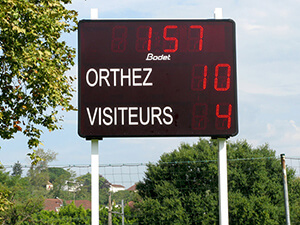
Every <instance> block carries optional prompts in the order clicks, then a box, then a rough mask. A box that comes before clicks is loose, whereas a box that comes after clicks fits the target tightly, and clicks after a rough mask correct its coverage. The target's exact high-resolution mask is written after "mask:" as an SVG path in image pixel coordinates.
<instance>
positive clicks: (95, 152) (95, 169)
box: [91, 139, 99, 225]
mask: <svg viewBox="0 0 300 225" xmlns="http://www.w3.org/2000/svg"><path fill="white" fill-rule="evenodd" d="M91 145H92V146H91V147H92V151H91V153H92V154H91V167H92V168H91V173H92V174H91V175H92V225H99V149H98V140H94V139H93V140H91Z"/></svg>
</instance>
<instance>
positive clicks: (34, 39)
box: [0, 0, 77, 148]
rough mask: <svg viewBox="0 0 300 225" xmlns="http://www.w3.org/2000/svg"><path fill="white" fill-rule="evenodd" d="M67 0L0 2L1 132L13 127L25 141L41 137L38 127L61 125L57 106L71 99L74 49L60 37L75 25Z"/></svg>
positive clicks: (4, 135)
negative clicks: (20, 133)
mask: <svg viewBox="0 0 300 225" xmlns="http://www.w3.org/2000/svg"><path fill="white" fill-rule="evenodd" d="M67 3H71V0H2V1H1V3H0V67H1V69H0V138H3V139H11V138H13V137H14V134H15V133H17V132H22V133H23V134H24V135H25V136H26V137H28V146H29V147H30V148H31V147H36V146H38V144H39V143H40V141H39V139H40V136H41V133H42V130H41V127H45V128H47V129H48V130H50V131H52V130H56V129H58V128H59V126H58V122H59V120H60V119H61V118H60V117H59V116H58V110H59V109H60V108H61V109H65V110H67V111H68V110H74V108H73V106H72V105H71V104H70V100H71V98H72V92H73V91H74V90H73V88H72V86H71V84H72V81H73V77H72V76H65V75H64V73H65V72H66V71H67V70H69V69H70V67H71V66H72V65H74V61H73V60H74V57H75V50H74V49H73V48H71V47H69V46H67V45H66V43H65V42H64V41H62V40H61V39H60V37H61V34H62V33H69V32H72V31H75V30H76V27H77V20H76V16H77V12H75V11H72V10H67V9H66V8H65V5H64V4H67Z"/></svg>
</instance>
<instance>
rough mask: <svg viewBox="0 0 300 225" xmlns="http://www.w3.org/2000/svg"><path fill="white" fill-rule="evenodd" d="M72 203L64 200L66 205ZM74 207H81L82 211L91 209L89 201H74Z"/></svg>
mask: <svg viewBox="0 0 300 225" xmlns="http://www.w3.org/2000/svg"><path fill="white" fill-rule="evenodd" d="M72 202H74V200H66V204H67V205H69V204H71V203H72ZM75 205H76V207H79V206H81V205H82V207H83V208H84V209H91V208H92V203H91V201H89V200H75Z"/></svg>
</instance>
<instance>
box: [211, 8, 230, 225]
mask: <svg viewBox="0 0 300 225" xmlns="http://www.w3.org/2000/svg"><path fill="white" fill-rule="evenodd" d="M214 18H215V19H222V18H223V13H222V8H215V11H214ZM218 144H219V155H218V167H219V224H220V225H228V224H229V213H228V180H227V149H226V138H218Z"/></svg>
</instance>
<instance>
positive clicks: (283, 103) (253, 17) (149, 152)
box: [0, 0, 300, 165]
mask: <svg viewBox="0 0 300 225" xmlns="http://www.w3.org/2000/svg"><path fill="white" fill-rule="evenodd" d="M67 8H68V9H73V10H76V11H78V13H79V19H89V18H90V10H91V8H98V10H99V19H101V18H105V19H107V18H113V19H115V18H117V19H127V18H137V19H141V18H149V19H157V18H164V19H168V18H177V19H186V18H194V19H213V17H214V10H215V8H222V10H223V18H224V19H229V18H230V19H233V20H234V21H235V23H236V32H237V34H236V40H237V80H238V114H239V134H238V135H237V136H235V137H233V138H230V139H229V141H236V140H244V139H245V140H247V141H248V142H249V143H250V144H252V145H253V146H254V147H256V146H258V145H262V144H265V143H268V144H269V146H270V147H271V148H272V149H274V150H275V151H276V155H280V154H282V153H285V154H286V156H287V157H297V156H300V146H299V142H300V118H299V111H300V104H299V103H300V100H299V99H300V88H298V87H299V86H300V79H299V76H300V74H299V67H300V66H299V60H300V53H299V52H300V28H299V24H300V18H299V16H298V10H299V8H300V1H299V0H286V1H279V0H272V1H271V0H265V1H260V0H252V1H245V0H222V1H221V0H220V1H215V0H211V1H204V0H172V1H170V0H168V1H167V0H142V1H141V0H126V1H125V0H110V1H102V0H73V3H72V4H71V5H68V6H67ZM63 38H64V39H65V41H66V42H67V43H68V44H69V45H71V46H73V47H75V48H77V32H76V33H73V34H71V35H69V34H68V35H63ZM68 74H71V75H74V76H76V77H77V75H78V74H77V61H76V65H75V66H74V67H73V68H72V69H71V70H70V71H69V72H68ZM74 86H75V87H76V88H77V83H74ZM72 102H73V104H74V105H75V106H77V93H75V94H74V99H73V100H72ZM61 125H62V126H63V130H60V131H54V132H48V131H47V130H45V131H44V134H43V135H42V137H41V140H42V142H43V144H42V145H40V147H41V148H43V149H45V150H51V151H54V152H57V153H58V155H57V160H56V161H55V162H53V163H52V164H54V165H68V164H71V165H77V164H90V161H91V159H90V157H91V143H90V141H86V140H85V139H84V138H81V137H79V136H78V134H77V112H69V113H67V114H64V122H63V123H61ZM197 140H198V137H187V138H182V137H181V138H105V139H103V140H102V141H100V142H99V158H100V164H114V163H116V164H117V163H147V162H155V161H157V160H158V159H159V157H160V156H161V155H162V154H163V153H166V152H170V151H172V150H174V149H176V148H177V147H178V146H179V145H180V143H182V142H186V143H190V144H193V143H195V142H197ZM0 146H1V150H0V161H1V162H2V164H4V165H13V164H14V163H15V162H16V161H20V162H21V164H23V165H29V163H30V161H29V160H28V159H27V158H26V154H27V153H28V152H31V150H29V149H28V147H27V140H26V139H25V138H24V137H23V136H22V135H16V136H15V138H14V139H12V140H8V141H7V140H5V141H4V140H1V141H0Z"/></svg>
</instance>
